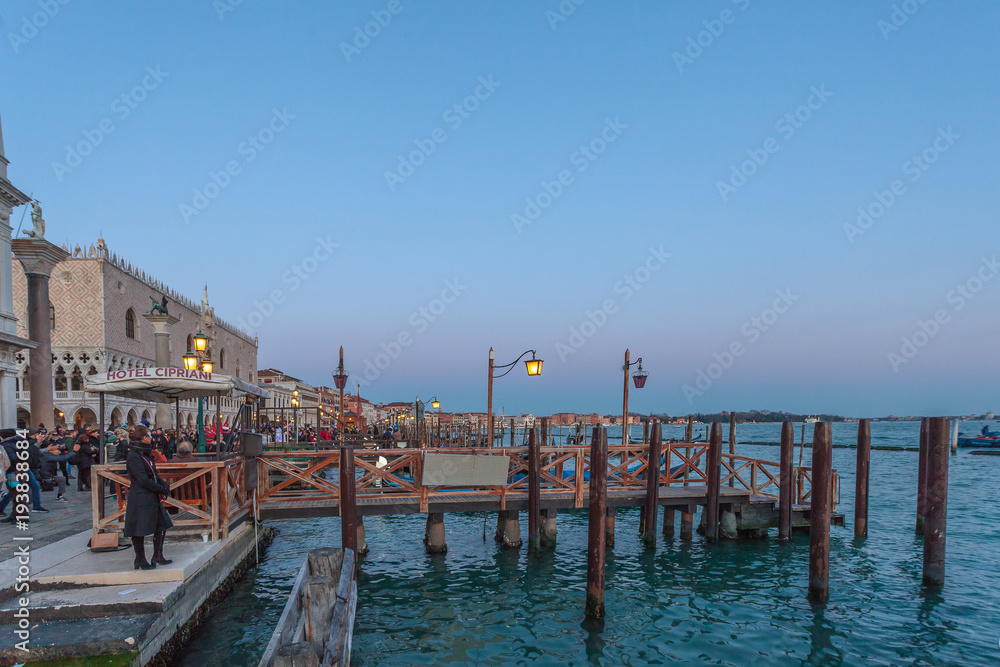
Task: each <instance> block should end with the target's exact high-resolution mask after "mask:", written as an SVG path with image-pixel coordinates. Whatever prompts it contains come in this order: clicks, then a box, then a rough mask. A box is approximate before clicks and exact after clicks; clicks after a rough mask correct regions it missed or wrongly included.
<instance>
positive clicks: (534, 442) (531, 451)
mask: <svg viewBox="0 0 1000 667" xmlns="http://www.w3.org/2000/svg"><path fill="white" fill-rule="evenodd" d="M540 469H541V447H540V445H539V442H538V429H536V428H533V429H531V430H530V431H529V432H528V550H529V551H538V549H539V548H540V546H541V541H540V539H541V530H540V526H539V525H538V524H539V519H540V514H541V505H542V497H541V480H540V473H539V471H540Z"/></svg>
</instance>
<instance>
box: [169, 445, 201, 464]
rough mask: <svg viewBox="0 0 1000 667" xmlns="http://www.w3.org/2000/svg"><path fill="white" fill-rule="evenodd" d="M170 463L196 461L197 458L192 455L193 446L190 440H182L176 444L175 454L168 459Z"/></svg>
mask: <svg viewBox="0 0 1000 667" xmlns="http://www.w3.org/2000/svg"><path fill="white" fill-rule="evenodd" d="M170 462H171V463H197V462H198V458H197V457H196V456H195V455H194V446H192V445H191V443H190V442H188V441H186V440H185V441H184V442H182V443H181V444H179V445H177V455H176V456H174V458H172V459H170Z"/></svg>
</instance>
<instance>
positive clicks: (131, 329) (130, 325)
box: [125, 308, 135, 340]
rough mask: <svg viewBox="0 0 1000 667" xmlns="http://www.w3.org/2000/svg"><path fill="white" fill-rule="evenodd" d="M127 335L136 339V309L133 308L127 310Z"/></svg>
mask: <svg viewBox="0 0 1000 667" xmlns="http://www.w3.org/2000/svg"><path fill="white" fill-rule="evenodd" d="M125 336H127V337H128V338H131V339H133V340H135V311H134V310H132V309H131V308H129V309H128V310H127V311H125Z"/></svg>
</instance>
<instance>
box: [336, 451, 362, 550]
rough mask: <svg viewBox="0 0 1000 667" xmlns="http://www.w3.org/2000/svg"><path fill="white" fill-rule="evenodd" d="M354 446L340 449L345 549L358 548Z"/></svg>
mask: <svg viewBox="0 0 1000 667" xmlns="http://www.w3.org/2000/svg"><path fill="white" fill-rule="evenodd" d="M355 492H356V487H355V477H354V447H353V446H350V445H348V446H347V447H341V449H340V540H341V545H342V546H343V547H344V548H345V549H351V550H352V551H354V552H357V550H358V509H357V506H356V504H355Z"/></svg>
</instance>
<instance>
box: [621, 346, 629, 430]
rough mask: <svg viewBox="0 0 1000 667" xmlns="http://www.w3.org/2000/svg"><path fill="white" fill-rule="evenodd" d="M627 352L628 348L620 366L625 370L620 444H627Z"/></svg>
mask: <svg viewBox="0 0 1000 667" xmlns="http://www.w3.org/2000/svg"><path fill="white" fill-rule="evenodd" d="M628 359H629V352H628V349H626V350H625V365H624V366H622V370H623V371H625V373H624V375H625V389H624V393H623V396H622V444H623V445H628V367H629V363H628Z"/></svg>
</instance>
